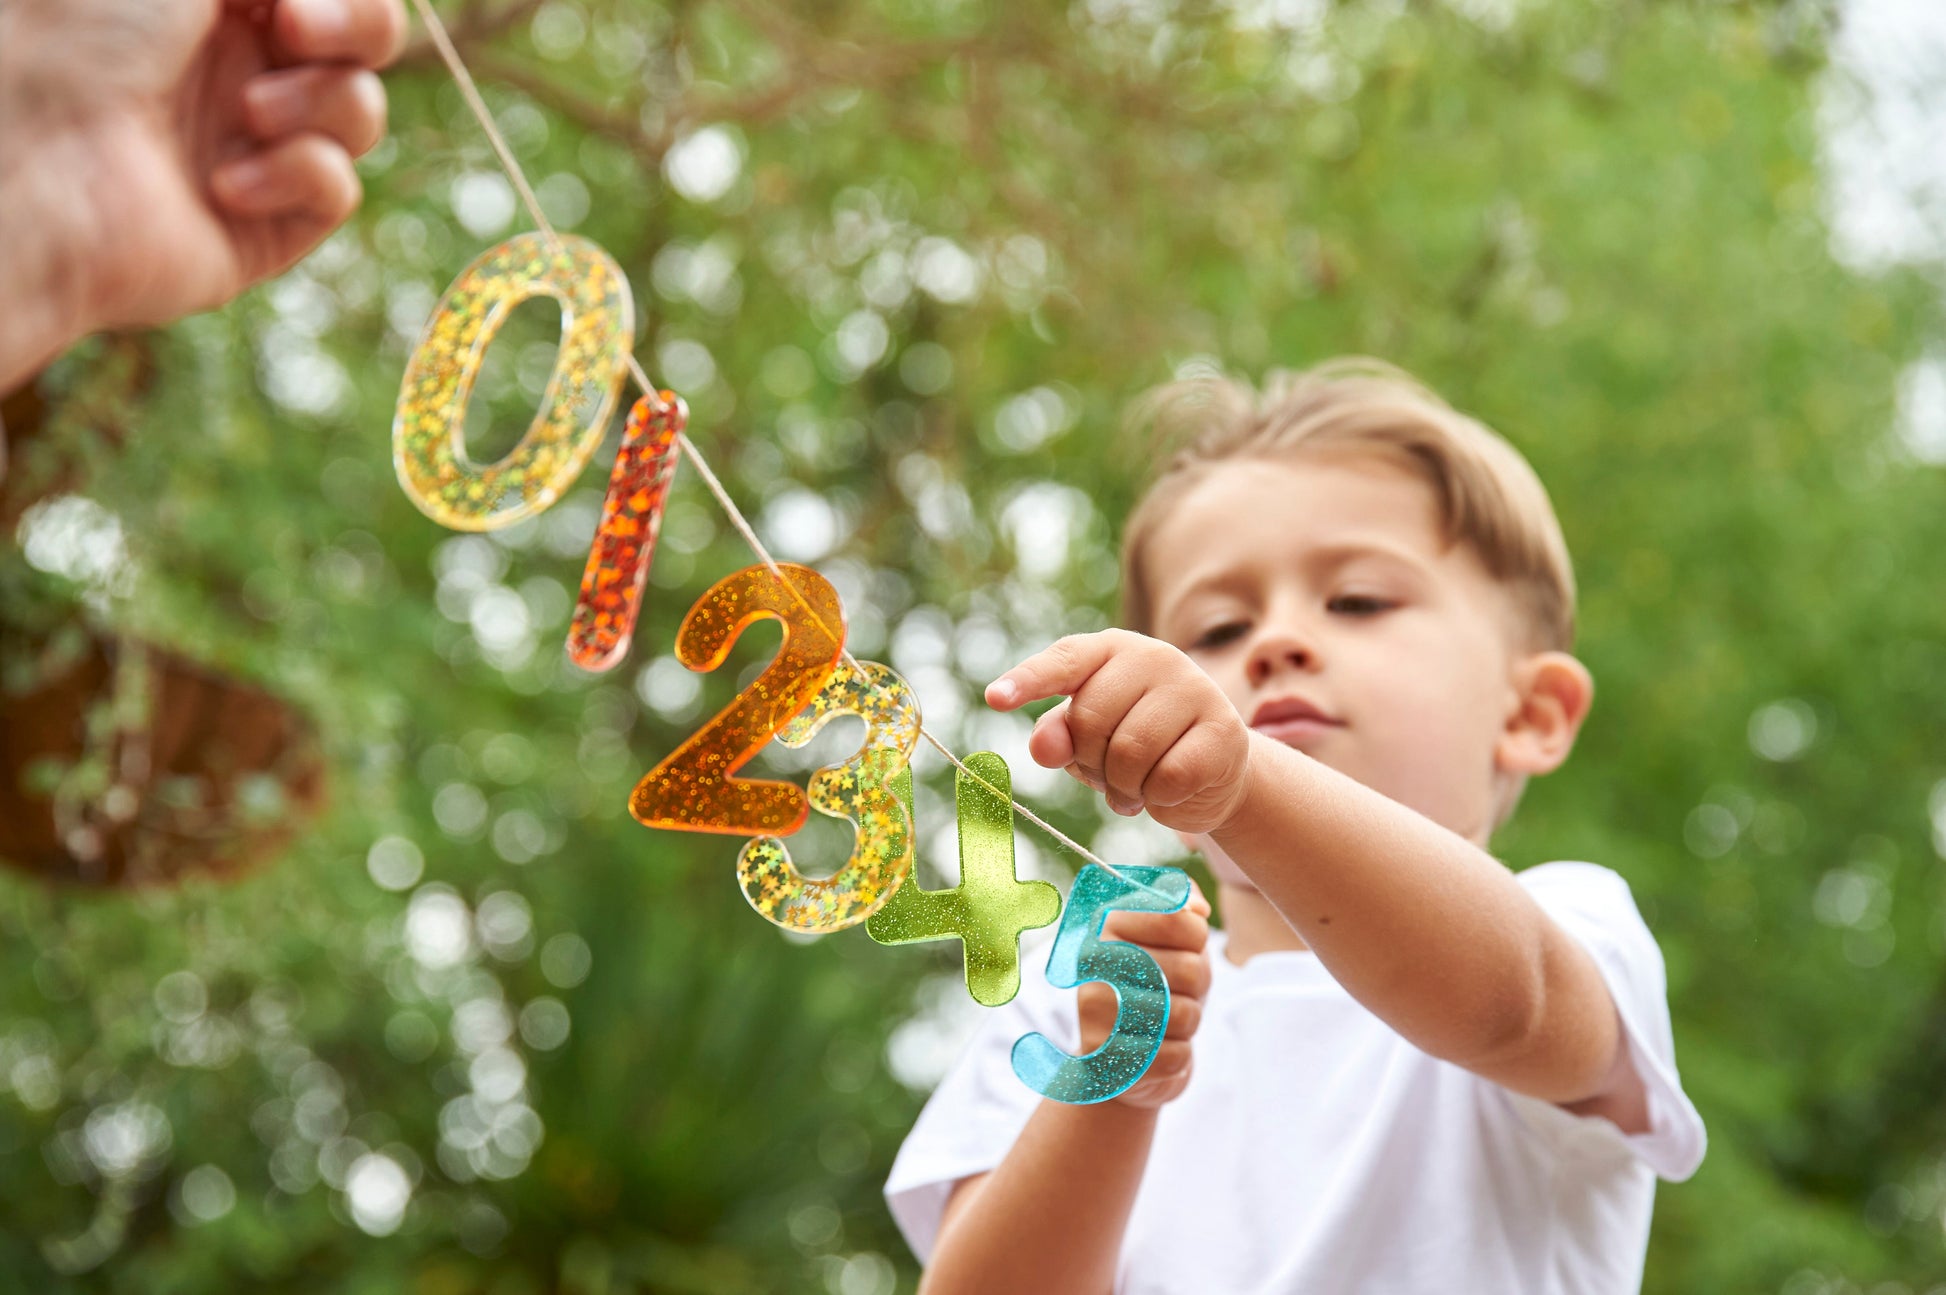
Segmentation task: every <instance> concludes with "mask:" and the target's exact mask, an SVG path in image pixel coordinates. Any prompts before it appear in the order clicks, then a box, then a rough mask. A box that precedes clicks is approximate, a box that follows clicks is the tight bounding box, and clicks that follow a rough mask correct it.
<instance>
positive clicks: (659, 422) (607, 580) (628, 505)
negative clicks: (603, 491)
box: [568, 391, 689, 670]
mask: <svg viewBox="0 0 1946 1295" xmlns="http://www.w3.org/2000/svg"><path fill="white" fill-rule="evenodd" d="M688 422H689V407H688V406H687V405H684V404H683V402H682V400H681V398H680V397H678V396H676V395H675V394H673V393H671V392H668V391H658V392H656V393H655V394H654V395H651V396H643V397H642V398H641V399H640V400H638V401H636V402H635V407H634V408H633V409H631V410H629V411H628V429H627V430H626V431H625V432H624V433H623V434H622V452H621V453H620V454H619V455H617V456H616V457H615V467H614V470H613V471H612V472H610V473H609V474H608V499H607V502H605V503H603V504H602V506H601V525H599V526H598V527H596V528H595V542H594V545H593V547H591V548H590V549H589V550H588V566H587V569H586V570H584V571H583V572H582V573H581V597H580V600H579V601H577V602H576V603H575V606H574V623H573V624H572V625H570V626H569V627H568V656H569V658H570V659H571V660H573V662H574V663H575V664H576V665H578V666H580V667H581V668H582V669H583V670H608V669H612V668H613V667H614V666H615V665H616V664H618V663H619V662H620V661H621V659H622V657H623V656H625V655H626V654H627V653H628V641H629V639H630V638H632V637H633V636H634V634H635V618H636V617H637V616H638V615H640V614H641V611H642V585H643V583H644V582H645V581H646V580H647V579H648V576H649V560H650V558H651V557H652V556H654V553H655V537H656V532H657V531H658V530H660V529H661V527H662V500H663V497H664V496H666V495H667V494H668V493H669V478H670V477H671V476H672V475H674V473H675V470H676V437H678V436H680V435H681V434H682V429H683V428H684V426H686V425H687V424H688Z"/></svg>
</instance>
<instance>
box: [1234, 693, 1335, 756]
mask: <svg viewBox="0 0 1946 1295" xmlns="http://www.w3.org/2000/svg"><path fill="white" fill-rule="evenodd" d="M1344 726H1345V722H1344V721H1343V720H1341V719H1339V718H1338V717H1337V716H1335V715H1332V714H1330V713H1328V712H1326V711H1325V710H1324V709H1323V708H1322V707H1320V706H1317V705H1315V704H1314V703H1312V702H1308V701H1306V700H1305V699H1304V698H1302V697H1276V698H1272V699H1271V700H1269V701H1266V702H1263V703H1262V704H1260V705H1259V706H1258V707H1257V710H1256V713H1255V714H1253V715H1251V717H1250V727H1251V728H1254V729H1256V730H1257V731H1258V732H1259V733H1262V734H1263V735H1264V736H1265V737H1268V738H1273V739H1275V740H1276V741H1279V742H1282V743H1284V744H1285V745H1287V746H1296V745H1298V744H1299V743H1301V742H1304V741H1307V740H1309V739H1311V738H1315V737H1317V736H1318V735H1319V734H1322V733H1327V732H1330V731H1331V730H1332V729H1339V728H1343V727H1344Z"/></svg>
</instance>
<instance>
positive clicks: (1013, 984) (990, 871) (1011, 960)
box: [865, 751, 1061, 1007]
mask: <svg viewBox="0 0 1946 1295" xmlns="http://www.w3.org/2000/svg"><path fill="white" fill-rule="evenodd" d="M966 767H967V768H968V769H971V770H972V771H973V773H974V774H975V775H976V776H975V777H972V778H969V777H967V775H966V774H965V773H964V772H961V773H959V774H958V775H956V778H955V783H954V787H953V800H954V803H955V806H956V808H957V809H958V811H959V876H960V881H959V885H957V886H955V887H953V888H952V889H951V890H922V889H920V887H919V881H918V878H917V877H916V876H913V875H910V874H908V875H907V877H906V879H905V882H904V884H903V885H901V886H900V887H899V888H898V889H897V890H896V891H894V892H893V893H892V898H891V899H889V900H887V901H886V904H885V907H883V908H881V909H879V910H878V912H876V913H873V914H872V915H871V917H870V918H869V919H867V920H866V922H865V930H866V932H867V933H868V934H869V935H870V936H871V937H872V938H873V939H874V940H877V941H878V942H879V943H880V944H913V943H917V942H918V941H921V940H943V939H946V938H948V937H957V938H958V939H959V941H960V943H961V944H962V945H963V946H964V947H965V951H966V988H967V991H968V992H969V993H971V994H972V995H973V998H974V1001H976V1002H978V1003H981V1004H983V1005H985V1006H987V1007H998V1006H1000V1005H1001V1004H1002V1003H1006V1002H1010V1001H1012V999H1013V996H1014V995H1015V994H1017V993H1019V992H1020V936H1021V933H1022V932H1024V931H1031V930H1034V929H1035V928H1037V927H1042V926H1046V925H1047V924H1048V923H1050V922H1052V921H1053V920H1054V919H1055V918H1056V917H1058V916H1060V913H1061V892H1060V891H1058V890H1056V889H1055V888H1054V887H1053V886H1050V885H1049V884H1048V883H1046V882H1044V881H1020V880H1018V879H1017V878H1016V877H1015V875H1014V807H1013V803H1012V801H1011V799H1010V798H1011V796H1012V795H1013V776H1012V775H1011V774H1010V773H1009V772H1008V771H1007V762H1006V761H1005V760H1003V759H1001V758H1000V757H999V756H998V755H995V754H994V753H993V752H991V751H980V752H977V753H975V754H973V755H970V756H968V757H966ZM979 779H984V780H985V781H986V783H987V784H988V786H984V787H983V786H981V785H980V782H979ZM892 787H893V790H895V791H896V792H898V794H899V798H900V800H902V801H904V803H905V807H906V814H907V816H908V817H909V816H910V815H911V813H912V774H911V772H910V771H909V770H900V771H899V776H898V777H897V778H896V779H894V780H893V783H892ZM996 792H997V793H998V794H996Z"/></svg>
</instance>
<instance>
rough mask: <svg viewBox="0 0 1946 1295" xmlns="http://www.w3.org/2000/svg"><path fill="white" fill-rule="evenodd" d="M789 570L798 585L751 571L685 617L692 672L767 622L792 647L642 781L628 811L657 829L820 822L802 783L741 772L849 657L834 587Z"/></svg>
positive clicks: (679, 642) (788, 829)
mask: <svg viewBox="0 0 1946 1295" xmlns="http://www.w3.org/2000/svg"><path fill="white" fill-rule="evenodd" d="M779 570H781V571H782V572H783V574H784V579H785V580H788V581H789V582H790V584H789V585H788V586H786V585H785V583H784V581H783V580H779V579H778V578H777V577H776V576H775V575H772V574H771V572H770V569H769V568H768V567H761V566H758V567H746V568H744V569H743V570H742V571H738V572H736V573H735V574H733V575H728V576H725V577H723V579H721V580H719V581H717V582H716V583H715V584H714V585H712V586H710V589H709V591H708V592H707V593H705V594H704V595H703V596H702V597H701V598H698V599H697V600H696V605H695V606H694V607H691V608H690V609H689V614H688V615H687V616H685V617H683V620H682V628H681V629H679V630H677V631H676V659H677V660H678V661H681V662H682V663H683V664H684V665H686V666H688V667H689V668H690V669H691V670H698V671H709V670H714V669H716V668H717V667H718V666H720V665H722V664H723V662H724V660H725V659H726V658H727V657H728V656H729V655H730V648H731V647H732V646H733V645H734V644H735V643H736V641H737V638H738V636H739V635H741V634H742V633H743V631H744V630H745V629H746V628H748V627H749V626H750V625H751V624H752V623H753V622H755V621H759V620H762V619H763V618H764V617H766V616H772V617H775V618H776V619H778V620H780V621H782V622H784V642H783V645H782V646H780V647H779V648H778V649H777V657H776V659H775V660H773V661H772V662H771V663H770V664H769V665H768V666H766V667H765V668H764V672H763V673H762V674H760V675H758V676H757V678H756V680H755V681H754V682H752V683H751V685H750V686H749V687H748V688H745V689H744V690H743V691H742V692H740V693H738V694H737V696H736V699H735V700H734V701H732V702H731V703H730V704H729V705H728V706H725V707H724V708H723V710H722V711H721V712H720V713H719V714H718V715H717V716H716V718H715V719H712V720H711V721H710V722H709V723H707V724H705V725H704V726H703V727H702V728H701V729H699V730H697V731H696V732H695V733H693V734H691V735H690V738H689V740H688V741H686V742H684V743H683V744H682V745H681V746H679V747H677V748H676V749H675V750H674V751H672V752H670V753H669V757H668V758H667V759H665V760H664V761H663V762H662V763H661V764H659V765H657V766H656V767H655V768H653V769H651V770H649V771H648V773H646V774H644V775H643V776H642V781H641V782H638V783H636V784H635V790H634V792H633V793H631V794H630V796H629V798H628V810H629V813H631V814H633V815H635V817H636V818H637V819H638V820H640V821H641V822H642V823H645V824H647V825H648V826H649V827H669V828H676V829H678V830H681V831H685V832H722V833H725V834H726V835H730V836H761V835H766V834H768V835H771V836H788V835H790V834H791V833H792V832H795V831H796V830H797V829H798V828H800V827H803V826H804V820H805V819H806V818H808V817H809V816H810V802H809V801H807V800H806V799H805V796H804V791H803V789H802V788H800V787H798V786H796V785H795V784H793V783H788V782H771V781H769V780H759V779H755V778H738V777H737V776H736V771H737V770H738V769H740V768H742V767H743V766H744V765H745V764H746V763H747V762H748V761H749V759H750V757H751V756H753V755H755V754H756V753H757V751H758V750H759V749H760V748H761V747H762V746H763V745H764V743H766V742H768V741H770V739H771V736H772V735H773V734H775V733H776V732H777V730H778V729H780V728H782V727H783V726H784V725H785V724H786V723H787V722H789V720H790V719H791V717H792V716H794V715H796V714H797V713H798V712H799V711H801V710H803V709H804V708H805V707H806V706H808V705H810V704H811V699H812V698H813V697H815V696H817V695H818V693H819V692H820V691H821V690H822V689H823V688H824V686H825V683H826V682H827V681H828V680H829V679H830V678H831V675H832V672H833V671H834V670H835V669H836V668H837V665H838V657H839V654H840V653H842V652H843V651H844V643H845V640H844V633H845V614H844V609H843V608H841V607H840V606H839V605H838V592H837V590H835V589H833V588H832V587H831V582H830V581H828V580H826V579H825V578H824V577H823V576H821V575H819V574H818V573H817V572H815V571H813V570H811V569H810V568H809V567H800V566H796V565H794V564H792V563H789V562H785V563H782V564H780V566H779ZM793 589H794V590H795V593H793V592H792V591H793Z"/></svg>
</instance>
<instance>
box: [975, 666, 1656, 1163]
mask: <svg viewBox="0 0 1946 1295" xmlns="http://www.w3.org/2000/svg"><path fill="white" fill-rule="evenodd" d="M1059 695H1066V696H1067V697H1068V701H1067V702H1066V703H1065V704H1064V705H1063V706H1061V707H1059V708H1057V709H1056V710H1054V711H1050V712H1049V713H1048V714H1047V715H1045V716H1043V717H1042V718H1041V721H1040V722H1039V723H1038V724H1037V725H1036V726H1035V730H1034V737H1033V741H1032V742H1031V743H1030V750H1032V752H1033V755H1034V758H1035V759H1036V760H1037V761H1038V762H1039V763H1041V764H1044V765H1049V766H1051V767H1056V768H1059V767H1067V768H1068V769H1069V771H1070V772H1072V773H1074V774H1075V776H1076V777H1078V778H1080V779H1081V780H1082V781H1083V782H1086V783H1088V784H1089V785H1090V786H1093V787H1095V788H1096V789H1098V790H1101V791H1103V792H1104V793H1105V794H1106V795H1107V797H1108V799H1109V803H1110V804H1111V805H1112V806H1114V807H1115V808H1116V809H1117V810H1118V811H1119V812H1122V813H1134V812H1139V811H1140V810H1141V809H1144V808H1146V809H1147V810H1148V812H1149V814H1150V815H1151V816H1152V817H1153V818H1155V819H1156V820H1157V821H1158V822H1161V823H1164V824H1166V825H1168V826H1170V827H1173V828H1176V829H1178V830H1180V831H1184V832H1190V833H1196V834H1205V833H1207V834H1208V835H1209V836H1210V837H1211V838H1212V839H1213V840H1214V841H1215V842H1216V843H1217V844H1218V845H1219V846H1221V847H1222V848H1223V849H1224V851H1225V852H1226V853H1228V854H1229V855H1230V857H1231V858H1232V859H1233V860H1235V861H1236V863H1237V865H1238V866H1239V867H1241V868H1242V869H1243V870H1244V871H1245V872H1246V873H1247V874H1249V876H1250V879H1251V880H1252V881H1253V882H1255V883H1256V885H1257V886H1258V888H1259V889H1260V890H1261V891H1262V892H1263V893H1264V895H1265V897H1267V898H1268V899H1269V900H1270V901H1271V902H1272V903H1273V904H1274V905H1276V907H1277V908H1278V910H1279V911H1280V912H1282V913H1283V915H1284V917H1285V919H1286V920H1287V921H1289V922H1290V924H1291V926H1292V927H1293V928H1294V929H1295V930H1296V931H1297V932H1298V934H1299V935H1300V936H1302V937H1303V939H1304V940H1305V941H1306V942H1307V943H1308V944H1309V945H1310V946H1311V947H1312V949H1314V950H1315V951H1316V952H1317V955H1318V957H1319V958H1320V959H1321V960H1322V961H1323V962H1324V964H1325V966H1326V967H1328V968H1329V969H1330V971H1331V973H1332V975H1333V976H1334V977H1336V978H1337V980H1338V982H1339V983H1340V984H1342V985H1343V986H1344V987H1345V989H1346V990H1347V991H1348V992H1350V993H1351V994H1352V996H1353V997H1355V998H1356V999H1358V1001H1359V1002H1360V1003H1362V1004H1364V1005H1365V1006H1366V1007H1367V1008H1369V1009H1370V1010H1371V1011H1372V1012H1373V1013H1374V1014H1375V1015H1377V1016H1378V1017H1380V1018H1381V1019H1383V1020H1384V1021H1385V1022H1386V1023H1387V1024H1389V1025H1391V1026H1392V1028H1394V1029H1395V1030H1397V1031H1398V1032H1399V1033H1400V1034H1401V1035H1403V1036H1404V1037H1405V1038H1407V1039H1409V1040H1410V1041H1411V1042H1412V1043H1414V1044H1415V1045H1417V1046H1418V1047H1419V1048H1421V1049H1422V1050H1424V1051H1425V1052H1428V1053H1430V1054H1431V1055H1433V1056H1436V1057H1440V1058H1442V1059H1444V1060H1447V1061H1451V1062H1453V1063H1455V1064H1457V1065H1461V1066H1464V1067H1466V1068H1467V1069H1469V1070H1472V1071H1473V1072H1475V1073H1476V1074H1479V1075H1482V1076H1484V1077H1485V1078H1488V1079H1491V1080H1493V1081H1494V1082H1496V1083H1499V1084H1502V1085H1504V1086H1505V1087H1507V1088H1510V1089H1513V1090H1514V1091H1516V1092H1521V1093H1526V1094H1528V1095H1530V1096H1534V1097H1539V1098H1541V1099H1543V1100H1546V1101H1551V1102H1557V1103H1560V1104H1562V1105H1564V1106H1567V1107H1569V1108H1570V1109H1574V1110H1577V1111H1580V1112H1582V1113H1586V1114H1601V1115H1606V1116H1608V1117H1609V1118H1611V1119H1613V1120H1614V1121H1615V1123H1616V1124H1617V1125H1618V1126H1619V1127H1621V1128H1622V1129H1623V1130H1624V1131H1625V1132H1640V1131H1642V1130H1644V1129H1646V1128H1647V1120H1646V1111H1645V1108H1644V1098H1643V1096H1642V1086H1641V1080H1640V1077H1639V1076H1637V1075H1636V1073H1635V1069H1634V1067H1633V1065H1632V1064H1631V1063H1630V1062H1629V1060H1628V1054H1627V1050H1626V1048H1624V1047H1623V1046H1622V1042H1623V1036H1622V1032H1621V1025H1620V1019H1619V1017H1618V1016H1617V1013H1616V1009H1615V1005H1614V1001H1613V999H1612V998H1611V997H1610V995H1609V993H1608V989H1607V985H1606V983H1605V982H1604V981H1603V980H1602V978H1601V974H1600V972H1599V971H1598V970H1597V969H1596V967H1595V965H1594V962H1593V959H1591V958H1590V957H1589V956H1588V954H1587V952H1586V951H1585V950H1583V949H1582V948H1581V946H1580V945H1579V944H1577V943H1576V942H1575V940H1574V939H1573V938H1572V937H1571V936H1569V935H1568V934H1567V933H1566V932H1565V931H1563V930H1562V929H1561V928H1560V927H1559V926H1558V925H1556V924H1555V922H1554V921H1553V920H1552V919H1551V918H1549V917H1548V916H1547V914H1546V913H1545V912H1543V911H1542V909H1541V907H1540V905H1539V904H1537V903H1536V902H1535V901H1534V899H1533V897H1532V896H1530V895H1529V894H1528V893H1527V892H1526V890H1525V889H1523V888H1522V887H1521V886H1520V885H1519V883H1517V882H1516V881H1515V880H1514V878H1513V874H1512V873H1510V872H1508V871H1507V869H1506V868H1505V867H1504V866H1503V865H1501V864H1500V863H1499V861H1498V860H1496V859H1494V858H1493V857H1492V856H1491V855H1489V854H1487V853H1486V852H1485V851H1484V850H1482V849H1480V848H1479V847H1478V846H1476V845H1474V844H1473V843H1472V842H1470V841H1468V840H1466V839H1465V838H1464V837H1461V836H1459V835H1458V834H1457V833H1454V832H1451V831H1449V830H1447V829H1446V828H1444V827H1441V826H1440V825H1438V824H1437V823H1434V822H1433V821H1432V820H1430V819H1428V818H1426V817H1425V816H1424V815H1421V814H1418V813H1416V812H1414V811H1413V810H1410V809H1407V808H1406V807H1405V806H1403V805H1400V804H1398V803H1397V802H1395V801H1393V800H1390V799H1389V798H1387V797H1385V796H1384V795H1381V794H1380V793H1378V792H1376V791H1373V790H1371V789H1370V788H1368V787H1366V786H1364V785H1362V784H1360V783H1358V782H1357V781H1355V780H1353V779H1351V778H1349V777H1346V776H1345V775H1343V774H1340V773H1338V772H1336V771H1335V770H1332V769H1330V768H1327V767H1326V766H1324V765H1322V764H1319V763H1318V762H1317V761H1315V760H1312V759H1311V758H1310V757H1308V756H1305V755H1303V754H1302V753H1300V752H1297V751H1294V750H1291V749H1290V748H1288V747H1286V746H1284V745H1282V744H1281V743H1278V742H1275V741H1273V740H1271V739H1269V738H1266V737H1264V736H1263V735H1262V734H1258V733H1253V732H1251V731H1250V729H1249V728H1248V727H1247V726H1246V725H1245V724H1244V723H1243V721H1242V719H1241V718H1240V717H1239V716H1238V715H1237V713H1236V710H1235V708H1234V707H1232V706H1231V705H1230V703H1229V701H1228V699H1227V698H1225V697H1224V695H1223V693H1222V691H1221V690H1220V689H1219V688H1218V687H1217V686H1216V684H1215V683H1214V682H1213V681H1211V680H1210V678H1209V677H1208V676H1207V675H1205V674H1204V673H1203V672H1202V671H1201V670H1199V669H1198V668H1197V667H1196V665H1195V663H1193V662H1192V661H1190V660H1189V658H1188V657H1186V656H1185V655H1183V654H1182V653H1181V652H1180V651H1178V650H1177V649H1175V648H1173V647H1171V646H1169V645H1168V644H1166V643H1162V642H1159V641H1158V640H1155V639H1151V638H1147V637H1144V636H1142V635H1139V634H1133V633H1130V632H1128V631H1124V630H1107V631H1103V632H1101V633H1098V634H1087V635H1076V636H1073V637H1070V638H1067V639H1063V640H1061V641H1060V642H1058V643H1056V644H1054V645H1053V646H1052V647H1050V648H1048V649H1047V650H1046V651H1044V652H1041V653H1038V654H1037V655H1035V656H1033V657H1030V658H1029V659H1028V660H1026V661H1024V662H1022V663H1021V664H1020V665H1018V666H1016V667H1014V668H1013V669H1012V670H1010V671H1008V672H1007V674H1005V675H1003V676H1002V677H1001V678H1000V679H997V680H995V681H994V683H993V685H991V686H990V687H989V689H988V692H987V700H988V701H989V703H991V704H993V705H994V706H996V707H998V708H1000V709H1003V710H1011V709H1013V708H1015V707H1018V706H1020V705H1022V704H1024V703H1026V702H1029V701H1033V700H1035V699H1037V698H1042V697H1052V696H1059Z"/></svg>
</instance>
